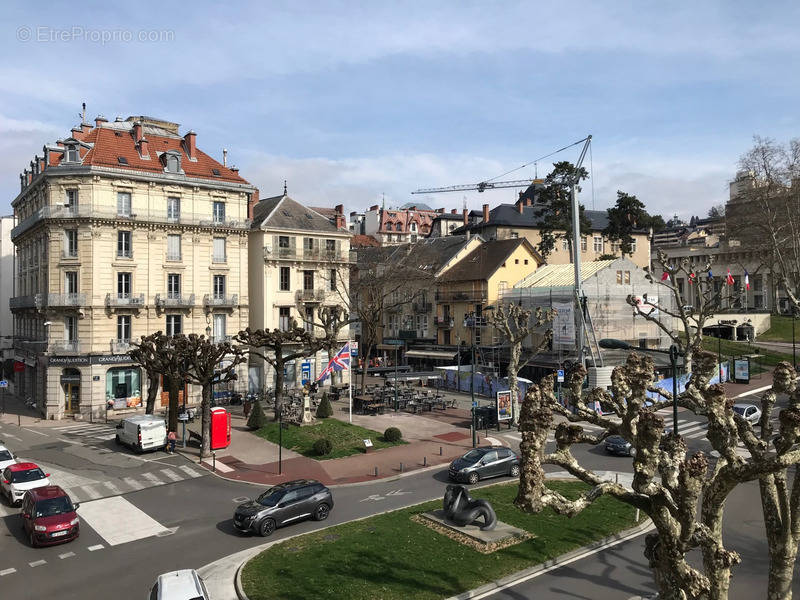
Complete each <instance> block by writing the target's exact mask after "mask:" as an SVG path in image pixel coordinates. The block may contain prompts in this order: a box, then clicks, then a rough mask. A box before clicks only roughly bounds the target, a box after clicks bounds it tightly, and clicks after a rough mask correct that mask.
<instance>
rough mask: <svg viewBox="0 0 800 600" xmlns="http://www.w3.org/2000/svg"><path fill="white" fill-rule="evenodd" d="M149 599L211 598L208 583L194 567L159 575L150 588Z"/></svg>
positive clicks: (183, 599) (201, 599)
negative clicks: (207, 588) (207, 587)
mask: <svg viewBox="0 0 800 600" xmlns="http://www.w3.org/2000/svg"><path fill="white" fill-rule="evenodd" d="M148 598H149V600H209V599H210V598H211V596H209V595H208V590H206V584H205V583H204V582H203V578H202V577H200V575H198V574H197V571H195V570H194V569H182V570H180V571H170V572H169V573H164V574H163V575H159V576H158V579H156V582H155V583H154V584H153V587H152V588H150V595H149V596H148Z"/></svg>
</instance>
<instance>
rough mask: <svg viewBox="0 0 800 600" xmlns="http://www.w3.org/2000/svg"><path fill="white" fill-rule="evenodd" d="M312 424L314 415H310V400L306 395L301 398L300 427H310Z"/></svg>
mask: <svg viewBox="0 0 800 600" xmlns="http://www.w3.org/2000/svg"><path fill="white" fill-rule="evenodd" d="M313 422H314V415H312V414H311V400H310V399H309V398H308V394H306V395H305V396H303V417H302V419H300V424H301V425H310V424H311V423H313Z"/></svg>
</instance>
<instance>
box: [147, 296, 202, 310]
mask: <svg viewBox="0 0 800 600" xmlns="http://www.w3.org/2000/svg"><path fill="white" fill-rule="evenodd" d="M156 306H160V307H161V308H164V307H189V306H194V294H189V295H188V296H187V295H184V294H156Z"/></svg>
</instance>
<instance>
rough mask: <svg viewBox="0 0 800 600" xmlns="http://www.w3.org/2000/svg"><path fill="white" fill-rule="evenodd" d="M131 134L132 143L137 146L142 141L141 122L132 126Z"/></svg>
mask: <svg viewBox="0 0 800 600" xmlns="http://www.w3.org/2000/svg"><path fill="white" fill-rule="evenodd" d="M131 133H132V134H133V143H134V144H136V145H137V146H138V145H139V142H140V141H142V137H143V136H142V122H141V121H136V122H135V123H134V124H133V129H131Z"/></svg>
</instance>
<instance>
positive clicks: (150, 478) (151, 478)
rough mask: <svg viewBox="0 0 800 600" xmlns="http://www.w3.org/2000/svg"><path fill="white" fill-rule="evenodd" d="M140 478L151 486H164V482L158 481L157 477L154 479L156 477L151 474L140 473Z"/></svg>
mask: <svg viewBox="0 0 800 600" xmlns="http://www.w3.org/2000/svg"><path fill="white" fill-rule="evenodd" d="M142 477H144V478H145V479H147V481H148V482H149V483H150V484H151V485H164V482H163V481H161V480H160V479H159V478H158V477H156V476H155V475H153V474H152V473H142Z"/></svg>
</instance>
